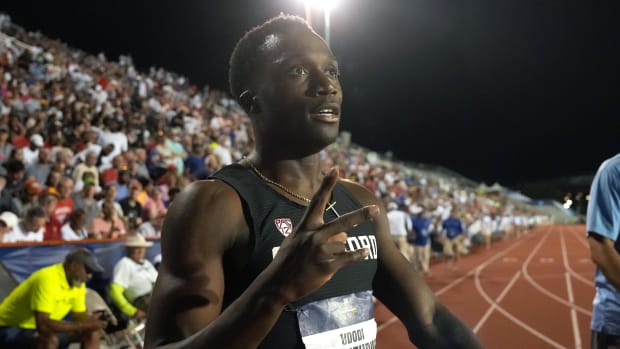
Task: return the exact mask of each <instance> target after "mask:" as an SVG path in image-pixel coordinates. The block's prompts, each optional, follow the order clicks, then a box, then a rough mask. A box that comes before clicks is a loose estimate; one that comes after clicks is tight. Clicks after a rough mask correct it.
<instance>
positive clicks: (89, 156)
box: [72, 150, 99, 190]
mask: <svg viewBox="0 0 620 349" xmlns="http://www.w3.org/2000/svg"><path fill="white" fill-rule="evenodd" d="M86 172H90V173H91V174H92V175H93V178H94V180H95V186H96V187H99V176H98V175H96V174H98V173H99V170H98V169H97V153H95V151H92V150H89V151H88V152H86V154H85V156H84V162H81V163H79V164H77V165H76V166H75V167H74V168H73V174H72V177H73V180H74V181H75V182H76V184H77V183H79V182H80V181H81V180H82V179H83V176H84V173H86ZM80 189H81V186H80V187H77V186H76V190H80Z"/></svg>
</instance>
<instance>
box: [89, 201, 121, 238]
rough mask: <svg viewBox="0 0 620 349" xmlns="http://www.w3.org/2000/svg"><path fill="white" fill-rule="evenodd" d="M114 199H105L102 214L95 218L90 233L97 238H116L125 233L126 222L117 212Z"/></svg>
mask: <svg viewBox="0 0 620 349" xmlns="http://www.w3.org/2000/svg"><path fill="white" fill-rule="evenodd" d="M114 204H115V202H114V201H113V199H109V198H106V199H103V202H102V203H101V216H100V217H96V218H95V219H93V223H92V226H91V228H90V233H89V235H90V236H92V237H94V238H96V239H116V238H119V237H121V236H123V235H125V233H126V230H125V224H124V223H123V221H122V220H121V219H120V218H119V217H118V215H117V214H116V210H115V208H114Z"/></svg>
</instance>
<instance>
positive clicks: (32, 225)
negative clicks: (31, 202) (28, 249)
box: [4, 207, 47, 242]
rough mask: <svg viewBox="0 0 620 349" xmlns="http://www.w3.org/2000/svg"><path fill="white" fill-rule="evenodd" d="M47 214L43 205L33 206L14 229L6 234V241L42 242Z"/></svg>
mask: <svg viewBox="0 0 620 349" xmlns="http://www.w3.org/2000/svg"><path fill="white" fill-rule="evenodd" d="M46 221H47V215H46V214H45V211H43V209H42V208H41V207H33V208H31V209H30V210H28V212H26V216H25V217H24V218H23V219H22V220H21V221H20V222H19V223H17V225H15V227H13V230H12V231H11V232H10V233H9V234H7V235H5V236H4V242H21V241H26V242H42V241H43V232H44V230H45V222H46Z"/></svg>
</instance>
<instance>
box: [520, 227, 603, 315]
mask: <svg viewBox="0 0 620 349" xmlns="http://www.w3.org/2000/svg"><path fill="white" fill-rule="evenodd" d="M548 237H549V234H547V235H546V236H545V237H544V238H543V239H542V240H541V242H542V241H546V240H547V238H548ZM541 247H542V244H540V245H538V246H537V247H536V249H534V251H532V254H531V255H530V256H529V257H528V258H527V259H526V260H525V263H523V265H522V266H521V271H522V272H523V276H524V277H525V279H526V280H527V281H528V282H529V283H530V284H531V285H532V286H534V288H535V289H537V290H538V291H540V292H541V293H543V294H544V295H546V296H547V297H549V298H551V299H553V300H555V301H556V302H558V303H561V304H564V305H566V306H567V307H569V308H571V309H575V310H577V311H578V312H580V313H582V314H584V315H586V316H592V312H591V311H589V310H588V309H585V308H582V307H580V306H578V305H576V304H573V303H570V302H567V301H566V300H565V299H563V298H561V297H558V296H557V295H556V294H554V293H552V292H549V290H547V289H546V288H544V287H542V286H540V285H539V284H538V283H537V282H536V281H534V279H533V278H532V277H531V276H530V274H529V273H528V270H527V267H528V265H529V264H530V262H531V261H532V258H533V257H534V256H535V255H536V253H537V252H538V250H540V248H541Z"/></svg>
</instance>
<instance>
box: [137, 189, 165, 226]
mask: <svg viewBox="0 0 620 349" xmlns="http://www.w3.org/2000/svg"><path fill="white" fill-rule="evenodd" d="M147 194H148V198H147V200H146V202H145V203H144V205H142V219H143V220H144V221H150V220H152V219H156V218H158V217H163V216H165V215H166V212H167V209H166V205H165V204H164V201H163V199H162V195H161V192H160V191H159V188H157V187H151V188H150V189H149V190H148V191H147Z"/></svg>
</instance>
